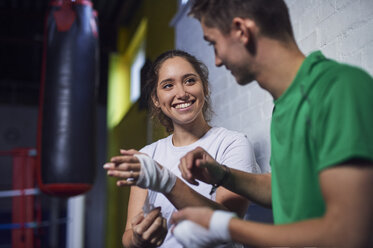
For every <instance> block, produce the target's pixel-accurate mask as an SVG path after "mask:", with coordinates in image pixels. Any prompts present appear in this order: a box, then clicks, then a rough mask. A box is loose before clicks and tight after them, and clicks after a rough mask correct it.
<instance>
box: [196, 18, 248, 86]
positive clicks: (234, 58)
mask: <svg viewBox="0 0 373 248" xmlns="http://www.w3.org/2000/svg"><path fill="white" fill-rule="evenodd" d="M201 26H202V29H203V33H204V39H205V40H206V41H207V42H208V43H209V44H210V45H212V46H214V52H215V65H216V66H217V67H220V66H222V65H224V66H225V67H226V68H227V69H228V70H229V71H230V72H231V73H232V75H233V76H234V77H235V78H236V81H237V82H238V84H240V85H245V84H248V83H250V82H252V81H254V80H255V74H254V73H253V70H252V65H251V62H250V60H251V56H250V55H249V53H248V51H247V49H246V47H245V45H244V44H242V42H240V40H239V39H238V38H237V37H236V36H235V34H234V31H231V32H230V33H228V34H223V33H222V32H221V31H220V30H219V29H218V28H214V27H207V26H206V25H205V24H204V23H203V21H202V22H201Z"/></svg>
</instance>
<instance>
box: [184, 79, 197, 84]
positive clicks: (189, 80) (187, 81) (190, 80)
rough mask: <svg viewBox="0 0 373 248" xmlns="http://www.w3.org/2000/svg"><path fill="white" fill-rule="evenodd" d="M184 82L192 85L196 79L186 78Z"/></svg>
mask: <svg viewBox="0 0 373 248" xmlns="http://www.w3.org/2000/svg"><path fill="white" fill-rule="evenodd" d="M185 82H186V83H187V84H193V83H195V82H196V79H195V78H188V79H187V80H185Z"/></svg>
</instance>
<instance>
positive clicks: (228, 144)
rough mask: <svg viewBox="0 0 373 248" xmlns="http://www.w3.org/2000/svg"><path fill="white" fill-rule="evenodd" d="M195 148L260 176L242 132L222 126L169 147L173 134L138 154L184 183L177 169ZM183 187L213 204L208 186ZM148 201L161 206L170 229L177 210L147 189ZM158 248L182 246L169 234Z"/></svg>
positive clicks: (214, 196) (250, 148)
mask: <svg viewBox="0 0 373 248" xmlns="http://www.w3.org/2000/svg"><path fill="white" fill-rule="evenodd" d="M198 146H200V147H202V148H203V149H205V150H206V151H207V152H208V153H209V154H210V155H211V156H212V157H213V158H214V159H215V160H216V161H217V162H218V163H220V164H224V165H226V166H228V167H230V168H234V169H237V170H241V171H246V172H252V173H260V168H259V166H258V164H257V163H256V160H255V155H254V150H253V147H252V145H251V143H250V142H249V140H248V139H247V137H246V136H245V135H244V134H242V133H239V132H235V131H230V130H227V129H225V128H222V127H213V128H211V129H210V130H209V131H208V132H207V133H206V134H205V135H204V136H202V137H201V138H200V139H199V140H197V141H196V142H194V143H193V144H190V145H188V146H183V147H176V146H174V145H173V144H172V135H170V136H168V137H166V138H164V139H161V140H158V141H156V142H154V143H152V144H150V145H148V146H145V147H144V148H142V149H141V150H140V152H142V153H146V154H147V155H148V156H150V157H151V158H153V159H154V160H155V161H156V162H158V163H159V164H161V165H162V166H164V167H167V168H168V169H169V170H171V171H172V173H174V174H175V175H176V176H178V177H179V178H180V179H181V180H183V181H184V182H186V181H185V180H184V179H183V178H182V177H181V173H180V170H179V168H178V165H179V163H180V158H181V157H183V156H184V155H185V154H186V153H187V152H189V151H191V150H193V149H194V148H196V147H198ZM186 184H187V185H189V186H190V187H191V188H192V189H194V190H195V191H197V192H198V193H200V194H201V195H203V196H205V197H207V198H209V199H211V200H214V201H215V198H216V193H214V194H213V195H211V196H210V194H209V193H210V190H211V185H210V184H206V183H203V182H199V185H198V186H195V185H191V184H189V183H187V182H186ZM148 198H149V201H150V203H152V204H154V206H155V207H158V206H160V207H161V208H162V215H163V217H164V218H166V219H167V225H168V228H169V227H170V219H171V216H172V214H173V213H174V212H176V211H177V209H176V208H175V207H174V206H173V205H172V203H171V202H170V201H169V200H168V199H167V198H166V197H165V196H164V195H163V194H160V193H157V192H154V191H150V190H149V193H148ZM160 247H163V248H179V247H180V248H181V247H182V246H181V245H180V244H179V243H178V242H177V240H176V239H175V238H174V237H173V236H172V234H171V232H168V233H167V236H166V239H165V241H164V243H163V244H162V246H160Z"/></svg>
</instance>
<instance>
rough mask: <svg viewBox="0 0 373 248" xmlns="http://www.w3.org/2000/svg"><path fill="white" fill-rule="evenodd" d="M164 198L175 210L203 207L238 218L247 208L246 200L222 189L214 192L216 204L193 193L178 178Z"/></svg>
mask: <svg viewBox="0 0 373 248" xmlns="http://www.w3.org/2000/svg"><path fill="white" fill-rule="evenodd" d="M165 196H166V197H167V199H168V200H169V201H170V202H172V204H174V206H175V207H176V208H177V209H182V208H184V207H202V206H205V207H210V208H212V209H221V210H227V211H231V212H235V213H236V214H237V215H238V216H240V217H243V216H244V214H245V212H246V210H247V208H248V206H249V203H248V200H247V199H246V198H244V197H242V196H240V195H237V194H235V193H233V192H231V191H229V190H226V189H224V188H218V190H217V191H216V202H215V201H212V200H210V199H208V198H206V197H204V196H203V195H201V194H199V193H198V192H196V191H194V190H193V189H192V188H190V187H189V186H188V185H186V184H185V183H184V182H183V181H182V180H180V179H179V178H177V180H176V183H175V186H174V187H173V189H172V190H171V192H170V193H168V194H165Z"/></svg>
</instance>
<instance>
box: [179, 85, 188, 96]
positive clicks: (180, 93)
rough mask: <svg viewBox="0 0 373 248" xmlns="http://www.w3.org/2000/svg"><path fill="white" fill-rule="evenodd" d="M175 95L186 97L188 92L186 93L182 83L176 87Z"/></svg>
mask: <svg viewBox="0 0 373 248" xmlns="http://www.w3.org/2000/svg"><path fill="white" fill-rule="evenodd" d="M176 96H177V97H178V98H182V99H184V98H187V97H188V93H187V91H186V89H185V87H184V85H180V86H178V87H177V93H176Z"/></svg>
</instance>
